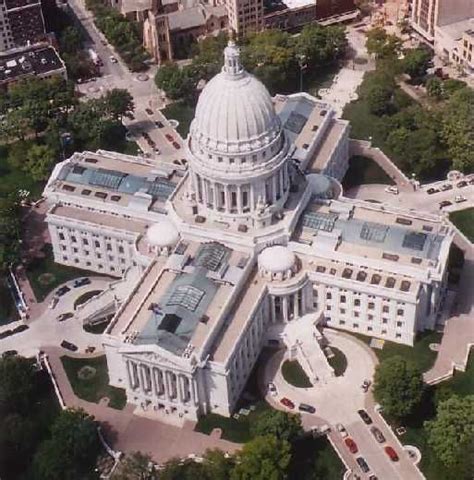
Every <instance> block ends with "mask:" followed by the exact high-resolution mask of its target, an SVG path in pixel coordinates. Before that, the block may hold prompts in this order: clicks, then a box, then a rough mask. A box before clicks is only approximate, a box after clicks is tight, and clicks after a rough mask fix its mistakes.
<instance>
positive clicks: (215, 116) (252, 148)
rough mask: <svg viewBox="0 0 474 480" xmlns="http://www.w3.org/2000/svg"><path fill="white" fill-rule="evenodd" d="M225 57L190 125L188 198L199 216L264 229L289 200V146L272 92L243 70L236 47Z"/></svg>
mask: <svg viewBox="0 0 474 480" xmlns="http://www.w3.org/2000/svg"><path fill="white" fill-rule="evenodd" d="M224 57H225V61H224V66H223V68H222V72H221V73H220V74H218V75H216V76H215V77H214V78H213V79H212V80H211V81H210V82H209V83H208V84H207V85H206V87H205V88H204V90H203V92H202V93H201V96H200V98H199V101H198V105H197V107H196V115H195V118H194V120H193V122H192V124H191V129H190V135H189V137H188V143H187V146H188V155H189V165H190V181H189V185H188V190H189V197H190V198H192V199H193V200H194V201H195V202H196V205H197V207H198V210H199V213H200V214H201V215H204V216H211V217H214V218H215V219H218V220H223V221H229V220H232V219H234V220H236V219H238V221H239V222H241V223H246V224H250V225H255V226H262V225H266V224H268V222H269V221H270V220H269V219H270V218H271V216H272V215H273V214H275V213H278V212H279V211H281V210H282V209H283V206H284V204H285V203H286V200H287V198H288V194H289V190H290V185H291V171H290V168H291V167H290V162H289V147H290V145H289V142H288V141H287V139H286V137H285V133H284V130H283V128H282V126H281V122H280V119H279V117H278V115H277V114H276V112H275V108H274V106H273V101H272V98H271V97H270V94H269V93H268V90H267V89H266V88H265V86H264V85H263V84H262V83H261V82H260V81H259V80H257V79H256V78H255V77H254V76H253V75H250V74H249V73H248V72H246V71H245V70H244V69H243V67H242V65H241V62H240V51H239V48H238V47H237V46H236V45H235V44H234V42H232V41H230V42H229V44H228V46H227V48H226V49H225V51H224ZM263 217H265V218H266V219H267V220H265V221H264V222H263V223H262V218H263Z"/></svg>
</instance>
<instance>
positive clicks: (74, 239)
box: [71, 235, 77, 243]
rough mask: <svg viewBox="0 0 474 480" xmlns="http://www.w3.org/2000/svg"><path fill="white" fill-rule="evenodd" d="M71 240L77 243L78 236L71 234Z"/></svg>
mask: <svg viewBox="0 0 474 480" xmlns="http://www.w3.org/2000/svg"><path fill="white" fill-rule="evenodd" d="M71 242H72V243H76V242H77V238H76V237H75V236H74V235H71Z"/></svg>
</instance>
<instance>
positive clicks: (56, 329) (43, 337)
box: [0, 277, 111, 357]
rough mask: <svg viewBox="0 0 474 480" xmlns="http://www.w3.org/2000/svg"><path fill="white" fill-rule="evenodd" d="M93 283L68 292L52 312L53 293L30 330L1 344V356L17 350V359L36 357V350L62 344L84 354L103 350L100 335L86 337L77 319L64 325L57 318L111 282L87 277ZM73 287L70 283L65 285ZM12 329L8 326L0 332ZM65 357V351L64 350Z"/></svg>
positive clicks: (88, 334)
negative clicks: (93, 350)
mask: <svg viewBox="0 0 474 480" xmlns="http://www.w3.org/2000/svg"><path fill="white" fill-rule="evenodd" d="M90 278H91V280H92V282H91V284H90V285H86V286H83V287H79V288H71V291H70V292H68V293H66V294H65V295H64V296H62V297H60V300H59V301H58V304H57V305H56V307H55V308H54V309H50V308H48V307H47V306H48V305H50V302H51V300H52V297H53V295H54V292H55V291H56V289H55V290H54V292H51V293H50V295H48V297H47V298H46V299H45V301H44V302H43V304H42V305H43V307H44V310H43V313H42V314H41V315H40V316H39V317H36V318H32V319H31V321H29V322H28V326H29V329H28V330H25V331H24V332H21V333H17V334H15V335H11V336H9V337H7V338H4V339H2V340H0V353H2V352H4V351H6V350H17V351H18V353H19V354H20V355H24V356H26V357H29V356H35V355H36V354H37V353H38V351H39V350H42V349H44V347H48V346H59V345H60V344H61V342H62V341H63V340H67V341H69V342H72V343H74V344H75V345H77V347H78V348H79V351H80V352H84V351H85V349H86V348H87V347H91V346H92V347H95V348H96V351H99V350H102V343H101V335H96V334H92V333H87V332H86V331H85V330H84V329H83V327H82V323H81V322H80V321H79V320H77V319H76V318H69V319H67V320H65V321H63V322H58V320H57V317H58V315H60V314H62V313H68V312H72V313H73V312H74V302H75V301H76V300H77V299H78V298H79V297H80V296H81V295H83V294H84V293H86V292H89V291H93V290H104V289H105V288H106V286H107V285H108V284H109V282H110V281H111V280H110V279H107V278H104V277H90ZM68 285H69V286H71V285H72V281H71V282H68ZM7 328H11V325H7V326H5V327H4V328H3V329H7ZM63 352H64V353H66V352H67V351H66V350H63Z"/></svg>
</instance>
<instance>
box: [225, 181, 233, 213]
mask: <svg viewBox="0 0 474 480" xmlns="http://www.w3.org/2000/svg"><path fill="white" fill-rule="evenodd" d="M224 191H225V211H226V212H227V213H230V211H231V209H232V199H231V195H230V190H229V185H227V184H226V185H225V186H224Z"/></svg>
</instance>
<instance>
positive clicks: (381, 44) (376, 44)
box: [365, 27, 402, 58]
mask: <svg viewBox="0 0 474 480" xmlns="http://www.w3.org/2000/svg"><path fill="white" fill-rule="evenodd" d="M365 46H366V48H367V52H369V53H370V54H373V55H375V56H376V57H377V58H393V57H397V56H398V55H399V54H400V52H401V49H402V41H401V40H400V39H399V38H398V37H397V36H396V35H390V34H388V33H387V32H386V31H385V30H384V29H383V28H381V27H377V28H373V29H372V30H369V31H368V32H367V42H366V44H365Z"/></svg>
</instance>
